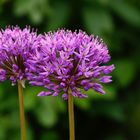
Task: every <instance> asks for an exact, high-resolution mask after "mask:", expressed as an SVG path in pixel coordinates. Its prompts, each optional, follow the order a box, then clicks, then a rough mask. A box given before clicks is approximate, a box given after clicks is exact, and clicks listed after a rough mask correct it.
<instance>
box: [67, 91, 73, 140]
mask: <svg viewBox="0 0 140 140" xmlns="http://www.w3.org/2000/svg"><path fill="white" fill-rule="evenodd" d="M68 112H69V140H75V127H74V104H73V96H72V94H71V91H70V90H69V91H68Z"/></svg>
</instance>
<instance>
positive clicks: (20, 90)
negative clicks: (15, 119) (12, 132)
mask: <svg viewBox="0 0 140 140" xmlns="http://www.w3.org/2000/svg"><path fill="white" fill-rule="evenodd" d="M18 96H19V110H20V129H21V140H26V126H25V113H24V100H23V87H22V84H21V81H18Z"/></svg>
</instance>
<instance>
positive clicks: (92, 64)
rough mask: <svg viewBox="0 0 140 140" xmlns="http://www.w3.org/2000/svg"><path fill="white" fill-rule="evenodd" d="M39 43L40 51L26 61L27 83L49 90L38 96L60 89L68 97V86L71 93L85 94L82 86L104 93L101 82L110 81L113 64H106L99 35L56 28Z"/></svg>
mask: <svg viewBox="0 0 140 140" xmlns="http://www.w3.org/2000/svg"><path fill="white" fill-rule="evenodd" d="M40 43H41V46H39V47H38V50H39V51H38V52H37V53H36V54H34V55H33V56H32V57H30V59H28V60H27V62H26V65H27V67H28V76H27V78H28V80H30V84H32V85H37V86H44V87H45V88H47V90H48V91H47V92H45V91H42V92H41V93H39V94H38V96H48V95H52V96H57V95H58V94H59V93H62V97H63V98H64V99H67V98H68V96H67V95H68V90H71V91H72V95H73V96H74V97H79V98H84V97H87V95H86V94H83V93H81V89H84V90H85V91H87V90H89V89H94V90H95V91H97V92H99V93H101V94H104V93H105V91H104V90H103V86H102V85H101V83H109V82H111V81H112V80H111V76H107V75H108V74H109V73H110V72H112V70H113V69H114V65H110V66H106V65H105V63H107V62H108V61H109V60H110V55H109V52H108V48H107V46H106V45H105V44H104V43H103V41H102V40H101V39H99V38H98V37H95V36H89V35H87V34H86V33H85V32H82V31H79V32H71V31H69V30H58V31H57V32H53V33H52V32H49V33H48V34H46V35H45V36H44V38H42V40H41V42H40Z"/></svg>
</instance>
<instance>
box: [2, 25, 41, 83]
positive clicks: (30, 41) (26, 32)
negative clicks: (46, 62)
mask: <svg viewBox="0 0 140 140" xmlns="http://www.w3.org/2000/svg"><path fill="white" fill-rule="evenodd" d="M37 40H39V39H38V36H37V34H36V32H33V31H31V30H30V28H28V27H27V28H25V29H23V30H21V29H20V28H19V27H7V28H6V29H5V30H1V31H0V81H4V80H6V79H10V80H11V81H12V85H15V84H16V82H17V81H18V80H19V81H24V80H25V79H26V67H25V65H24V62H25V60H26V59H27V58H28V56H29V54H33V49H32V48H35V46H37V45H38V42H39V41H37Z"/></svg>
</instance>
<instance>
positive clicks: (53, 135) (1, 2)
mask: <svg viewBox="0 0 140 140" xmlns="http://www.w3.org/2000/svg"><path fill="white" fill-rule="evenodd" d="M6 25H19V26H20V27H22V28H23V27H25V26H26V25H31V27H34V28H35V29H36V28H37V29H38V32H39V33H43V32H47V31H50V30H56V29H57V28H68V29H71V30H73V31H74V30H75V29H82V30H85V31H86V32H87V33H88V34H91V33H92V34H95V35H99V36H100V37H102V38H103V40H104V41H105V42H106V43H107V45H108V46H109V50H110V53H111V56H112V61H111V63H114V64H115V66H116V69H115V70H114V72H113V73H112V76H113V83H111V84H109V85H107V86H105V90H106V92H107V93H106V94H105V95H100V94H98V93H96V92H94V91H89V92H88V94H89V98H88V99H75V123H76V140H140V80H139V79H138V78H139V77H140V53H139V52H140V1H139V0H69V1H68V0H13V1H12V0H0V28H5V26H6ZM26 87H27V88H26V89H25V93H24V96H25V109H26V120H27V125H28V126H27V128H28V140H68V116H67V102H65V101H63V100H62V99H61V98H60V97H56V98H54V97H46V98H39V97H36V94H37V93H38V92H39V91H41V88H34V87H29V86H28V85H27V86H26ZM9 138H10V140H19V139H20V129H19V106H18V94H17V87H16V86H14V87H12V86H11V83H10V82H9V81H6V82H4V83H1V84H0V140H9Z"/></svg>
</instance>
